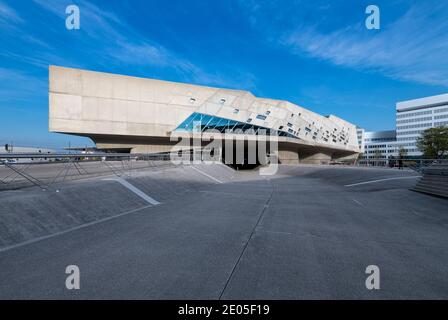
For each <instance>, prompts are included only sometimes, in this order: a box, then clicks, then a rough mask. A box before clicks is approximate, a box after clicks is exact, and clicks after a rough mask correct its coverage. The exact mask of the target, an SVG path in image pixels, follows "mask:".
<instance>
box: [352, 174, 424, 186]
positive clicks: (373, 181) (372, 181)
mask: <svg viewBox="0 0 448 320" xmlns="http://www.w3.org/2000/svg"><path fill="white" fill-rule="evenodd" d="M421 177H422V176H412V177H396V178H386V179H378V180H370V181H364V182H358V183H352V184H346V185H345V186H344V187H354V186H360V185H362V184H369V183H377V182H382V181H389V180H399V179H416V178H421Z"/></svg>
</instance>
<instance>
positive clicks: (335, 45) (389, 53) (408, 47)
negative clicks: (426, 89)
mask: <svg viewBox="0 0 448 320" xmlns="http://www.w3.org/2000/svg"><path fill="white" fill-rule="evenodd" d="M447 16H448V5H447V4H446V3H439V4H436V3H434V2H433V1H431V3H424V4H415V5H413V6H412V7H410V9H409V10H407V12H406V13H405V14H404V15H402V16H400V17H399V18H397V19H396V20H395V21H394V22H392V23H390V24H387V25H384V26H383V27H382V29H381V30H379V31H369V30H367V29H366V28H365V27H364V25H363V23H364V21H362V22H361V23H359V24H357V25H352V26H349V27H346V28H343V29H339V30H336V31H333V32H330V33H323V32H320V31H319V30H318V28H317V27H311V28H300V29H298V30H294V31H292V32H289V33H288V34H286V35H284V36H283V38H282V40H281V43H282V44H283V45H285V46H286V47H287V48H292V50H293V52H294V53H296V54H303V53H305V54H307V55H309V56H312V57H316V58H319V59H322V60H326V61H329V62H331V63H333V64H335V65H340V66H346V67H351V68H356V69H361V70H374V71H377V72H380V73H382V74H384V75H386V76H389V77H392V78H396V79H400V80H406V81H414V82H419V83H425V84H431V85H441V86H448V32H447V31H448V20H447V19H446V17H447Z"/></svg>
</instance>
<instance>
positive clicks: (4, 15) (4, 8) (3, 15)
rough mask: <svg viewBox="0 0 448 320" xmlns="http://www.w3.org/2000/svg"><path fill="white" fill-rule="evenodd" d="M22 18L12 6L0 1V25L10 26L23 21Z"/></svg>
mask: <svg viewBox="0 0 448 320" xmlns="http://www.w3.org/2000/svg"><path fill="white" fill-rule="evenodd" d="M23 22H24V20H23V19H22V18H21V17H20V15H19V14H18V13H17V11H15V10H14V9H13V8H11V7H10V6H8V5H7V4H6V3H4V2H3V1H0V26H3V27H8V26H9V27H11V26H13V25H14V24H18V23H23Z"/></svg>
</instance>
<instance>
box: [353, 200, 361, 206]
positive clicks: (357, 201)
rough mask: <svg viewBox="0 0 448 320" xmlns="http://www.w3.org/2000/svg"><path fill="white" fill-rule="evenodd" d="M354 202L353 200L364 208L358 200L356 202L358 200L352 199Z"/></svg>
mask: <svg viewBox="0 0 448 320" xmlns="http://www.w3.org/2000/svg"><path fill="white" fill-rule="evenodd" d="M352 200H353V202H356V203H357V204H359V205H360V206H362V203H361V202H359V201H358V200H356V199H352Z"/></svg>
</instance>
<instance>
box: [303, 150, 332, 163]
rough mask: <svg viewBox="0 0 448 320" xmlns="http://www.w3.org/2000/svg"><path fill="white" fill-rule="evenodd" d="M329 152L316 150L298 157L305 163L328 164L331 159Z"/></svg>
mask: <svg viewBox="0 0 448 320" xmlns="http://www.w3.org/2000/svg"><path fill="white" fill-rule="evenodd" d="M331 156H332V155H331V153H326V152H317V153H314V154H311V155H306V156H304V157H301V158H300V162H301V163H306V164H329V163H330V161H331Z"/></svg>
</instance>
